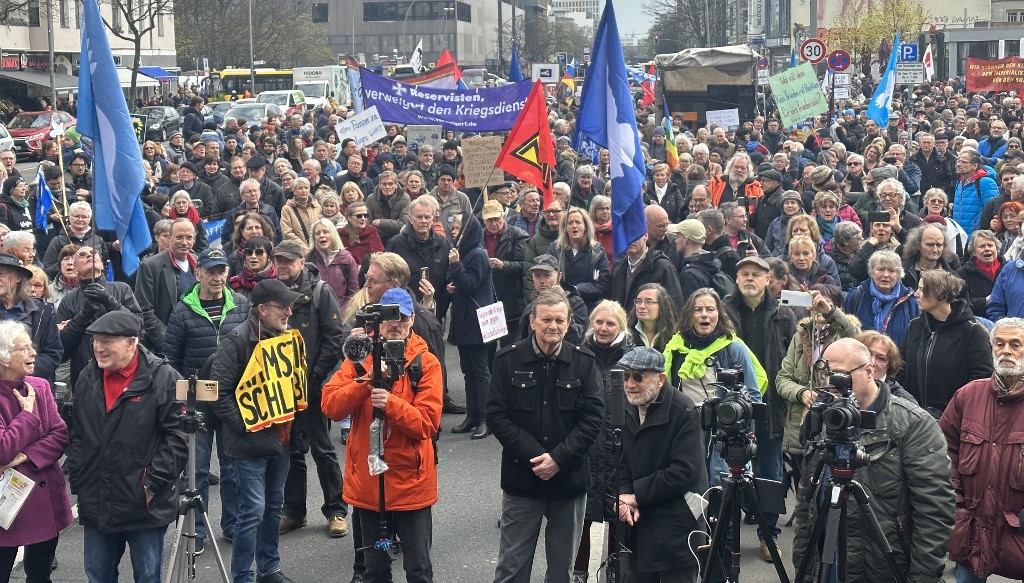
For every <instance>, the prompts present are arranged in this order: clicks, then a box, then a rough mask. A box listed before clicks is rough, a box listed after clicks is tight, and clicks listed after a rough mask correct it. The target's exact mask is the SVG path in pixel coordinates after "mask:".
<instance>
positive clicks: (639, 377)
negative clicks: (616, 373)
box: [622, 371, 647, 383]
mask: <svg viewBox="0 0 1024 583" xmlns="http://www.w3.org/2000/svg"><path fill="white" fill-rule="evenodd" d="M645 376H647V373H644V372H636V371H631V372H625V374H624V375H623V377H622V380H628V379H633V382H634V383H642V382H644V377H645Z"/></svg>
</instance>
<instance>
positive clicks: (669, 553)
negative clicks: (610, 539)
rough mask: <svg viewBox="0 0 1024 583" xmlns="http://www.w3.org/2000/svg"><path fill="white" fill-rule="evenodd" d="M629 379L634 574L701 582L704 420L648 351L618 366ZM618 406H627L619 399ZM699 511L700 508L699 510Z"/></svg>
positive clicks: (624, 507) (626, 467)
mask: <svg viewBox="0 0 1024 583" xmlns="http://www.w3.org/2000/svg"><path fill="white" fill-rule="evenodd" d="M618 367H619V368H621V369H623V371H625V373H626V375H625V377H626V378H625V381H626V382H625V386H624V388H625V399H626V403H622V402H619V403H609V404H608V405H607V406H608V407H609V408H612V407H624V410H625V415H624V417H625V420H626V425H625V431H623V434H622V457H621V458H620V461H619V472H618V478H619V483H618V484H616V487H617V488H618V492H619V495H618V501H619V504H618V509H619V519H620V520H622V521H623V522H625V523H626V524H628V525H630V526H632V528H631V529H630V532H629V536H628V538H627V540H626V546H627V547H629V548H630V549H632V552H630V553H629V563H630V570H631V572H632V573H633V574H634V577H639V578H640V580H641V581H675V582H683V581H690V582H694V581H696V580H697V560H696V559H695V558H694V556H693V554H692V553H690V548H689V545H688V544H687V541H686V538H685V537H680V536H676V535H675V534H673V533H676V532H690V531H691V530H693V529H694V528H696V524H697V519H696V518H695V516H696V515H697V514H698V513H699V511H698V513H695V512H693V511H692V510H691V507H690V503H691V502H692V503H694V504H700V500H699V497H700V492H703V491H704V490H705V489H706V488H707V486H708V474H707V469H706V467H705V465H704V456H703V452H702V451H701V450H700V448H695V447H692V444H694V443H698V442H700V441H701V440H702V439H703V432H702V431H701V426H700V416H699V414H698V413H697V409H696V407H695V406H694V404H693V401H691V400H690V398H689V397H687V396H686V395H685V394H683V393H682V392H680V391H677V390H676V389H675V388H674V387H672V386H671V385H670V384H669V383H668V382H666V378H665V357H664V356H662V354H661V353H660V352H658V351H657V350H655V349H653V348H649V347H646V346H643V347H636V348H633V349H632V350H630V351H629V352H627V353H626V354H625V355H623V357H622V358H621V359H620V360H619V363H618ZM619 399H622V397H621V396H620V397H619ZM698 508H699V506H698Z"/></svg>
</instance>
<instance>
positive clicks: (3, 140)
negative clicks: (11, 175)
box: [0, 123, 18, 154]
mask: <svg viewBox="0 0 1024 583" xmlns="http://www.w3.org/2000/svg"><path fill="white" fill-rule="evenodd" d="M7 150H13V151H14V153H15V154H17V153H18V151H17V150H16V149H15V148H14V138H12V137H11V132H9V131H7V126H5V125H4V124H2V123H0V152H6V151H7Z"/></svg>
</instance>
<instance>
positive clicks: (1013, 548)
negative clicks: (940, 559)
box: [939, 378, 1024, 579]
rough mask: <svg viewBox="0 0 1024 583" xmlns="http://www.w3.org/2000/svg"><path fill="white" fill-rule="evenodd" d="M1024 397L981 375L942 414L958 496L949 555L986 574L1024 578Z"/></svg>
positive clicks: (973, 569)
mask: <svg viewBox="0 0 1024 583" xmlns="http://www.w3.org/2000/svg"><path fill="white" fill-rule="evenodd" d="M1022 402H1024V392H1021V391H1015V392H1013V393H1010V394H1008V395H1003V396H1000V395H999V394H998V389H997V387H996V384H995V381H994V380H993V379H992V378H986V379H979V380H976V381H973V382H970V383H968V384H967V385H965V386H964V387H963V388H961V389H960V390H959V391H957V392H956V394H955V395H953V399H952V400H951V401H950V402H949V406H948V407H946V411H945V412H944V413H943V414H942V418H940V419H939V427H940V428H941V429H942V433H943V434H944V435H945V436H946V443H947V454H948V455H949V459H950V460H952V466H953V470H952V472H951V478H952V482H953V494H954V496H955V497H956V512H955V514H954V519H953V534H952V536H951V537H950V541H949V558H950V559H952V560H953V561H956V562H957V563H958V564H961V565H968V566H970V568H971V570H972V571H973V572H974V574H975V575H976V576H978V577H982V578H984V577H988V576H989V575H1001V576H1003V577H1009V578H1011V579H1021V578H1024V534H1022V533H1021V531H1020V529H1019V528H1018V522H1019V520H1018V518H1017V517H1018V515H1019V513H1020V511H1021V509H1024V469H1022V466H1021V447H1022V444H1021V443H1020V442H1021V438H1020V436H1021V435H1024V415H1021V414H1020V411H1021V406H1022Z"/></svg>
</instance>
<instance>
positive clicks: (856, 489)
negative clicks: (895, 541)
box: [796, 443, 905, 583]
mask: <svg viewBox="0 0 1024 583" xmlns="http://www.w3.org/2000/svg"><path fill="white" fill-rule="evenodd" d="M826 448H828V451H826V453H825V455H823V456H822V458H821V461H820V462H819V463H818V467H817V469H816V470H815V472H814V477H812V484H816V485H817V487H811V488H808V490H807V493H806V497H805V498H804V499H805V500H806V501H807V502H810V503H813V502H814V499H815V497H816V496H817V495H818V493H819V492H821V476H822V473H823V472H824V470H825V464H826V461H828V462H829V463H828V466H829V469H830V470H831V471H830V476H829V479H828V482H827V485H826V488H827V496H825V497H824V499H823V500H822V502H821V506H820V507H819V509H818V519H817V520H816V521H815V522H814V529H813V530H812V531H811V538H810V540H811V541H812V543H811V544H812V545H814V544H817V543H818V541H819V540H821V561H820V562H819V563H818V582H819V583H825V582H826V581H828V580H829V573H830V572H831V569H832V568H833V567H834V568H837V569H839V571H838V573H837V575H838V580H839V581H847V580H848V579H847V555H846V527H847V522H846V519H847V510H846V502H847V500H849V498H850V493H851V492H852V493H853V497H854V498H856V499H857V505H858V506H859V507H860V509H861V512H863V513H864V515H865V517H866V518H867V520H866V522H867V523H868V526H869V527H870V528H871V534H872V536H873V537H874V539H875V541H876V543H877V544H878V547H879V548H880V549H881V550H882V554H883V555H885V562H886V564H887V565H889V570H890V571H891V572H892V576H893V578H894V579H895V580H896V581H897V582H898V583H904V581H905V578H904V577H903V576H902V575H901V574H900V570H899V566H898V565H897V564H896V556H895V555H894V554H893V551H892V546H890V545H889V541H888V540H886V538H885V532H884V531H883V530H882V526H881V525H880V524H879V523H878V517H877V516H876V515H875V511H874V510H873V509H872V508H871V496H870V494H869V493H868V490H867V488H865V487H864V486H863V485H862V484H861V483H860V482H858V481H857V480H855V479H854V476H855V475H856V471H857V470H856V468H857V467H858V466H862V465H865V464H866V463H867V456H866V455H864V453H863V451H861V449H860V447H859V446H858V445H857V444H855V443H833V444H826ZM837 466H838V467H837ZM822 529H824V534H825V538H824V539H823V540H822V539H821V534H822ZM812 548H813V547H812ZM810 557H811V553H810V552H807V553H806V554H805V555H804V557H803V559H802V560H801V561H800V568H799V569H798V570H797V572H796V580H797V582H798V583H799V582H801V581H803V580H804V577H805V576H806V575H807V569H808V567H809V566H810V564H811V561H810Z"/></svg>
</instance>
